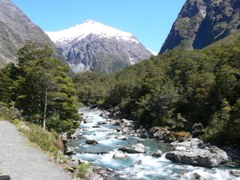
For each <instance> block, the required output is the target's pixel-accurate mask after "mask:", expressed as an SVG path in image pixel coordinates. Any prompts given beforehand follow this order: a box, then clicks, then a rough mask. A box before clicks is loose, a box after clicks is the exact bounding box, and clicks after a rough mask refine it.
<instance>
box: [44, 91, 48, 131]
mask: <svg viewBox="0 0 240 180" xmlns="http://www.w3.org/2000/svg"><path fill="white" fill-rule="evenodd" d="M47 96H48V92H47V88H46V89H45V98H44V112H43V129H44V130H45V129H46V117H47V103H48V101H47Z"/></svg>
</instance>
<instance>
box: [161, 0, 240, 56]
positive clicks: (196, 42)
mask: <svg viewBox="0 0 240 180" xmlns="http://www.w3.org/2000/svg"><path fill="white" fill-rule="evenodd" d="M238 29H240V0H187V1H186V3H185V4H184V6H183V8H182V10H181V12H180V13H179V15H178V17H177V19H176V21H175V22H174V24H173V26H172V29H171V31H170V33H169V35H168V37H167V39H166V41H165V43H164V44H163V46H162V48H161V50H160V53H163V52H165V51H167V50H170V49H202V48H204V47H206V46H208V45H210V44H212V43H214V42H216V41H218V40H220V39H222V38H224V37H226V36H228V35H229V34H231V33H233V32H236V31H237V30H238Z"/></svg>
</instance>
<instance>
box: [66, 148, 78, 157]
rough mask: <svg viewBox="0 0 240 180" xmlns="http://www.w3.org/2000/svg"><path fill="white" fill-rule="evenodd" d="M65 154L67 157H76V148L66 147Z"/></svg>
mask: <svg viewBox="0 0 240 180" xmlns="http://www.w3.org/2000/svg"><path fill="white" fill-rule="evenodd" d="M64 154H65V155H68V156H71V155H75V154H76V152H75V151H74V148H73V147H68V146H65V147H64Z"/></svg>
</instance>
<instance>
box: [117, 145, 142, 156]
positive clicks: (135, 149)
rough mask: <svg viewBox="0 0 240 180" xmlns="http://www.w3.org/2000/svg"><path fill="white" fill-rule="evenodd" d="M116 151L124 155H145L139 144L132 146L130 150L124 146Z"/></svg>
mask: <svg viewBox="0 0 240 180" xmlns="http://www.w3.org/2000/svg"><path fill="white" fill-rule="evenodd" d="M118 150H120V151H123V152H126V153H130V154H134V153H145V150H144V145H143V144H141V143H139V144H135V145H132V147H131V148H129V147H125V146H124V147H121V148H119V149H118Z"/></svg>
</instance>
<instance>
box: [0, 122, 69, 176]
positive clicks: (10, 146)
mask: <svg viewBox="0 0 240 180" xmlns="http://www.w3.org/2000/svg"><path fill="white" fill-rule="evenodd" d="M1 175H9V176H10V177H11V180H71V179H72V178H71V177H70V176H69V175H68V174H67V173H66V172H64V171H63V170H62V169H61V168H60V167H58V165H56V164H55V163H54V162H52V161H51V160H50V159H49V158H48V156H47V155H46V154H44V153H43V152H42V151H41V150H40V149H37V148H33V147H30V146H28V145H27V141H26V139H25V138H24V137H23V136H22V135H20V133H19V132H18V131H17V129H16V127H15V126H14V125H13V124H11V123H9V122H8V121H0V176H1Z"/></svg>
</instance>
